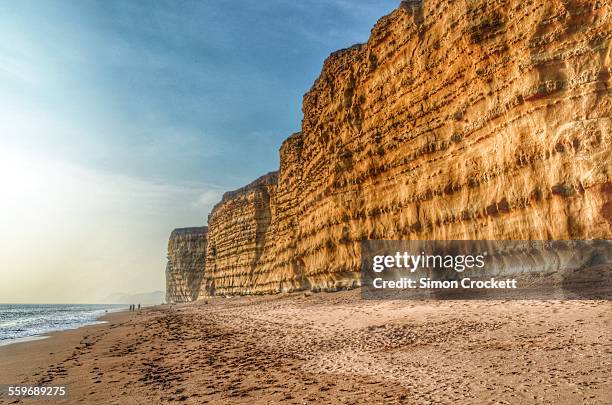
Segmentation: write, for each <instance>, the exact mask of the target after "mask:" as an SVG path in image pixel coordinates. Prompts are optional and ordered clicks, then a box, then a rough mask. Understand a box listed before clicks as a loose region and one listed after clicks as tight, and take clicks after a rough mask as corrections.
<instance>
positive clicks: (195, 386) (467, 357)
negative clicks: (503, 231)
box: [0, 290, 612, 404]
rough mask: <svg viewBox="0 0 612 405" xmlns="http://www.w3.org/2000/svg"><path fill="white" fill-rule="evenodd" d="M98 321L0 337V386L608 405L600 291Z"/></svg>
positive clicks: (260, 399)
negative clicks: (558, 297)
mask: <svg viewBox="0 0 612 405" xmlns="http://www.w3.org/2000/svg"><path fill="white" fill-rule="evenodd" d="M105 320H106V321H107V322H108V323H106V324H102V325H95V326H89V327H84V328H81V329H77V330H72V331H64V332H58V333H54V334H52V335H51V337H50V338H48V339H44V340H38V341H33V342H26V343H19V344H13V345H8V346H4V347H0V359H1V363H2V368H0V383H20V384H42V385H66V386H67V387H68V393H69V398H68V399H67V400H59V401H58V400H56V401H53V403H121V404H142V403H166V402H171V401H181V402H184V403H194V404H195V403H215V404H225V403H227V404H230V403H278V402H285V403H293V404H303V403H347V404H348V403H417V404H418V403H508V404H509V403H512V404H516V403H555V404H577V403H584V404H606V403H611V402H612V380H611V378H610V377H611V376H612V361H611V356H612V339H611V337H612V332H611V331H612V303H610V302H609V301H567V302H562V301H437V302H433V301H364V300H361V299H360V296H359V291H358V290H353V291H346V292H338V293H319V294H310V293H308V294H303V293H295V294H287V295H276V296H267V297H242V298H225V299H224V298H217V299H213V300H209V301H199V302H197V303H194V304H185V305H174V306H167V305H166V306H160V307H154V308H148V309H144V310H142V311H141V312H136V313H130V312H122V313H116V314H110V315H108V316H106V318H105ZM17 402H18V401H16V402H15V403H17ZM37 403H41V402H40V401H37Z"/></svg>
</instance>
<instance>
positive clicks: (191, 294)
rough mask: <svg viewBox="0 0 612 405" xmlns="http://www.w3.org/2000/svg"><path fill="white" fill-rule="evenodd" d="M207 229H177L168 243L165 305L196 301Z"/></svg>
mask: <svg viewBox="0 0 612 405" xmlns="http://www.w3.org/2000/svg"><path fill="white" fill-rule="evenodd" d="M207 231H208V228H207V227H205V226H204V227H197V228H179V229H175V230H174V231H172V233H171V234H170V240H169V241H168V264H167V265H166V302H189V301H194V300H196V299H197V298H198V295H199V292H200V284H201V282H202V277H203V275H204V267H205V260H206V243H207V240H206V233H207Z"/></svg>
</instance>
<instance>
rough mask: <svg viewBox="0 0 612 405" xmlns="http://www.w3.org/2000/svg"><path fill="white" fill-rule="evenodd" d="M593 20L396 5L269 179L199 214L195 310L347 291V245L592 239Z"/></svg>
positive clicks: (334, 72) (343, 65)
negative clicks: (205, 222)
mask: <svg viewBox="0 0 612 405" xmlns="http://www.w3.org/2000/svg"><path fill="white" fill-rule="evenodd" d="M610 16H611V9H610V6H609V4H608V3H607V2H604V1H560V0H530V1H524V0H497V1H495V0H493V1H484V0H481V1H460V2H450V1H443V0H431V1H424V2H419V1H403V2H402V3H401V5H400V7H399V8H398V9H397V10H395V11H394V12H392V13H391V14H389V15H388V16H385V17H383V18H381V19H380V20H379V22H378V23H377V24H376V26H375V27H374V28H373V30H372V34H371V37H370V39H369V40H368V42H367V43H366V44H362V45H355V46H353V47H351V48H348V49H344V50H341V51H338V52H335V53H333V54H332V55H330V57H329V58H328V59H327V60H326V61H325V63H324V66H323V70H322V72H321V75H320V77H319V78H318V79H317V80H316V81H315V83H314V85H313V86H312V88H311V90H310V91H309V92H308V93H307V94H306V95H305V96H304V100H303V112H304V119H303V122H302V130H301V132H300V133H297V134H294V135H292V136H291V137H289V138H288V139H287V140H286V141H285V142H284V143H283V145H282V146H281V149H280V161H281V165H280V169H279V172H278V174H274V175H269V176H271V177H270V178H268V176H265V177H264V180H258V181H256V182H255V183H254V184H252V185H250V186H247V187H245V188H243V189H241V190H238V191H236V192H233V193H228V194H226V196H225V197H224V198H223V201H221V202H220V203H219V204H218V205H217V206H216V207H215V209H214V210H213V212H212V214H211V215H210V218H209V226H210V232H209V235H210V236H209V240H210V243H209V246H208V249H207V261H206V268H205V270H204V273H205V275H204V278H205V283H203V289H202V292H201V296H204V295H211V294H250V293H273V292H278V291H288V290H294V289H314V290H319V289H337V288H342V287H350V286H354V285H357V284H358V283H359V272H358V271H359V253H360V252H359V249H360V246H359V242H360V241H361V240H364V239H593V238H610V236H611V235H612V232H611V231H612V230H611V221H612V202H611V199H610V195H611V194H612V182H611V181H610V162H611V161H612V159H611V157H612V156H611V148H610V143H611V142H612V136H611V119H610V117H611V116H612V114H611V113H612V105H611V103H612V102H611V97H610V81H611V79H610V58H611V56H610V42H611V37H612V31H611V17H610ZM272 177H274V179H272Z"/></svg>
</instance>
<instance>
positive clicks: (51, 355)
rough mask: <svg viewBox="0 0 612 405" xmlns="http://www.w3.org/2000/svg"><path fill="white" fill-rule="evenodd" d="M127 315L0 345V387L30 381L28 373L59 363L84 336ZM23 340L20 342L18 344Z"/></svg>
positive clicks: (120, 313) (124, 312)
mask: <svg viewBox="0 0 612 405" xmlns="http://www.w3.org/2000/svg"><path fill="white" fill-rule="evenodd" d="M129 313H130V312H129V311H127V310H119V311H116V312H110V313H106V314H104V315H102V316H101V317H99V318H96V322H97V323H95V324H87V325H83V326H80V327H78V328H72V329H62V330H56V331H52V332H49V333H45V334H44V335H38V336H30V337H25V338H20V339H19V340H20V341H17V342H11V343H7V344H3V345H0V358H1V359H2V367H0V384H15V383H21V382H22V381H23V379H27V378H30V377H31V376H32V375H33V373H32V370H34V369H37V368H40V367H43V366H44V365H46V364H52V363H53V362H56V361H59V360H60V359H61V358H62V356H64V355H66V354H68V352H70V351H71V350H73V349H74V348H75V347H76V346H78V345H79V342H80V341H81V340H82V339H83V337H84V336H87V334H88V333H95V332H98V331H100V330H103V329H105V328H107V327H110V325H111V324H113V323H116V322H120V321H121V320H122V319H123V318H124V317H125V316H126V315H127V314H129ZM21 339H23V340H21Z"/></svg>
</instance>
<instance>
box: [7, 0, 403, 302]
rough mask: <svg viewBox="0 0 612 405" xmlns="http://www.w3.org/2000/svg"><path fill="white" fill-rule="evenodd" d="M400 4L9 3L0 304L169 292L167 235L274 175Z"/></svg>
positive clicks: (217, 0) (382, 0) (327, 0)
mask: <svg viewBox="0 0 612 405" xmlns="http://www.w3.org/2000/svg"><path fill="white" fill-rule="evenodd" d="M398 4H399V0H393V1H388V0H370V1H366V0H351V1H349V0H302V1H297V2H292V1H285V0H282V1H281V0H265V1H262V0H232V1H225V0H209V1H207V0H200V1H185V0H176V1H175V0H171V1H170V0H169V1H163V0H160V1H138V0H127V1H126V0H97V1H90V0H82V1H81V0H62V1H59V0H47V1H38V0H20V1H12V2H11V1H3V2H0V187H1V190H2V191H1V192H0V257H1V258H2V263H1V264H0V302H4V303H10V302H16V303H19V302H32V303H41V302H46V303H77V302H78V303H95V302H101V301H103V300H104V299H105V297H107V296H109V295H110V294H113V293H128V294H130V293H142V292H150V291H155V290H163V289H164V284H165V279H164V278H165V275H164V269H165V263H166V248H167V242H168V236H169V234H170V232H171V230H172V229H174V228H177V227H185V226H202V225H205V223H206V218H207V215H208V213H209V211H210V209H211V208H212V206H213V205H214V204H215V203H216V202H217V201H218V200H219V199H220V197H221V195H222V193H223V192H224V191H227V190H231V189H235V188H238V187H240V186H242V185H245V184H247V183H249V182H250V181H252V180H254V179H255V178H257V177H258V176H260V175H262V174H265V173H267V172H269V171H271V170H276V169H277V168H278V164H279V158H278V148H279V147H280V144H281V142H282V141H283V140H284V139H285V138H286V137H287V136H288V135H290V134H291V133H293V132H296V131H298V130H299V128H300V122H301V119H302V112H301V103H302V95H303V94H304V93H305V92H306V91H307V90H308V89H309V88H310V86H311V85H312V83H313V82H314V80H315V79H316V77H317V76H318V75H319V73H320V71H321V67H322V64H323V60H324V59H325V58H326V57H327V56H328V55H329V54H330V53H331V52H333V51H335V50H337V49H341V48H346V47H349V46H351V45H353V44H355V43H360V42H365V41H366V40H367V38H368V36H369V33H370V29H371V28H372V26H373V25H374V23H375V22H376V21H377V20H378V19H379V18H380V17H382V16H383V15H385V14H387V13H389V12H390V11H392V10H393V9H394V8H395V7H396V6H397V5H398Z"/></svg>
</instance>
